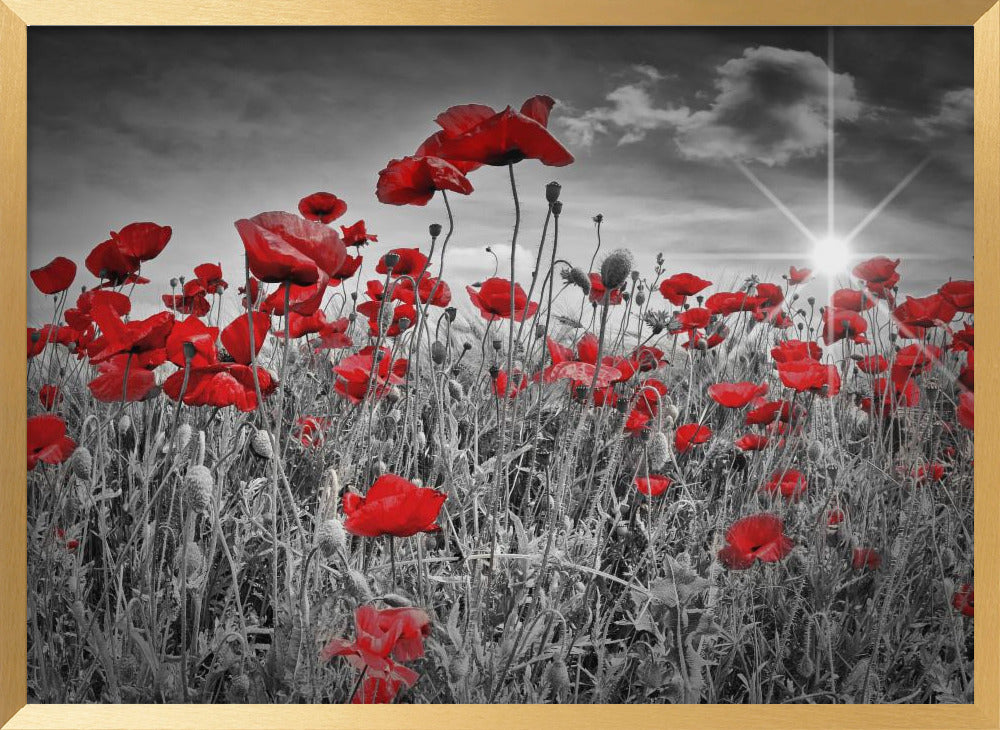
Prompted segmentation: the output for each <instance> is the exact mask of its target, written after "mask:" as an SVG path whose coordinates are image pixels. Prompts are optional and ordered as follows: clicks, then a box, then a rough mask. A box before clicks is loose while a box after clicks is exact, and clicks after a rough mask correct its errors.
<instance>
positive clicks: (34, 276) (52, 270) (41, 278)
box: [30, 256, 76, 294]
mask: <svg viewBox="0 0 1000 730" xmlns="http://www.w3.org/2000/svg"><path fill="white" fill-rule="evenodd" d="M30 273H31V280H32V281H33V282H34V283H35V286H36V287H38V291H40V292H41V293H42V294H59V293H60V292H63V291H66V290H67V289H69V287H70V284H72V283H73V279H75V278H76V264H74V263H73V262H72V261H70V260H69V259H68V258H66V257H65V256H56V257H55V258H54V259H52V260H51V261H50V262H49V263H47V264H45V266H42V267H40V268H37V269H32V270H31V272H30Z"/></svg>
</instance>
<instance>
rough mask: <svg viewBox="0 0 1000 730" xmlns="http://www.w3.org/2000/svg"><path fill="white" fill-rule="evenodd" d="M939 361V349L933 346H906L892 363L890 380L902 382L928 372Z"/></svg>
mask: <svg viewBox="0 0 1000 730" xmlns="http://www.w3.org/2000/svg"><path fill="white" fill-rule="evenodd" d="M940 359H941V349H940V348H938V347H934V346H933V345H923V344H914V345H907V346H906V347H904V348H902V349H901V350H900V351H899V352H897V353H896V357H895V359H894V360H893V361H892V373H891V374H892V379H893V380H895V381H896V382H902V381H904V380H908V379H910V378H914V377H916V376H918V375H922V374H924V373H925V372H927V371H928V370H930V369H931V368H932V367H933V366H934V363H935V362H936V361H938V360H940Z"/></svg>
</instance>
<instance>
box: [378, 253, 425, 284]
mask: <svg viewBox="0 0 1000 730" xmlns="http://www.w3.org/2000/svg"><path fill="white" fill-rule="evenodd" d="M389 254H393V255H395V256H396V258H397V261H396V263H395V264H394V265H393V267H392V276H412V277H414V278H416V277H418V276H420V274H422V273H423V271H424V269H426V268H427V257H426V256H424V254H422V253H420V249H419V248H394V249H392V250H391V251H389V252H387V253H386V254H385V256H383V257H382V258H380V259H379V260H378V265H377V266H376V267H375V271H376V272H377V273H379V274H388V273H389V266H388V264H387V263H386V261H385V257H386V256H388V255H389Z"/></svg>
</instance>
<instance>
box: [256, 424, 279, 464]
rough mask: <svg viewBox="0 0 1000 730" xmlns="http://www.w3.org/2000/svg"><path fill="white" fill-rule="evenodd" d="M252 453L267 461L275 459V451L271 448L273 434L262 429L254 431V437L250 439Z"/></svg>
mask: <svg viewBox="0 0 1000 730" xmlns="http://www.w3.org/2000/svg"><path fill="white" fill-rule="evenodd" d="M250 451H252V452H253V453H254V455H255V456H258V457H260V458H261V459H264V460H265V461H270V460H271V459H272V458H273V457H274V450H273V448H272V447H271V434H269V433H268V432H267V431H265V430H264V429H262V428H259V429H257V430H256V431H254V434H253V436H251V437H250Z"/></svg>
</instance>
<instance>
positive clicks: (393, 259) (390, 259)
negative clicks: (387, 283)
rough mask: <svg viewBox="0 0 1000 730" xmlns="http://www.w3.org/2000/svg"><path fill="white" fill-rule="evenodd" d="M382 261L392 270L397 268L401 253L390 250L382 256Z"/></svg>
mask: <svg viewBox="0 0 1000 730" xmlns="http://www.w3.org/2000/svg"><path fill="white" fill-rule="evenodd" d="M382 263H383V264H385V267H386V268H387V269H389V271H392V270H393V269H394V268H396V265H397V264H399V254H398V253H393V252H391V251H390V252H389V253H387V254H386V255H385V256H383V257H382Z"/></svg>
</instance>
